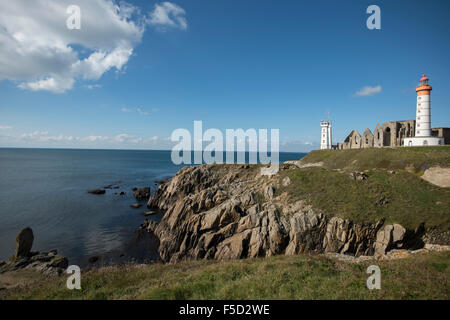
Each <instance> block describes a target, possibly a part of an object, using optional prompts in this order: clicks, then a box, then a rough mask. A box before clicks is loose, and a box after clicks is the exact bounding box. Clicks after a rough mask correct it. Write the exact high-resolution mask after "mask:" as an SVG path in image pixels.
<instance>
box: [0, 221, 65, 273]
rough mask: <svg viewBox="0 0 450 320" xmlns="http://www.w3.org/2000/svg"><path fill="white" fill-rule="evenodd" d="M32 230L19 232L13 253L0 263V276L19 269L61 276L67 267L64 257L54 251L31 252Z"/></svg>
mask: <svg viewBox="0 0 450 320" xmlns="http://www.w3.org/2000/svg"><path fill="white" fill-rule="evenodd" d="M33 240H34V235H33V230H32V229H31V228H29V227H27V228H25V229H23V230H22V231H20V232H19V233H18V235H17V237H16V241H15V253H14V256H12V257H11V258H10V259H9V260H8V261H5V262H4V263H0V274H1V273H5V272H10V271H16V270H21V269H33V270H36V271H39V272H42V273H44V274H47V275H61V274H63V273H64V272H65V270H66V269H67V267H68V265H69V261H68V260H67V258H66V257H63V256H60V255H58V252H57V251H56V250H51V251H49V252H39V251H36V252H32V251H31V248H32V246H33Z"/></svg>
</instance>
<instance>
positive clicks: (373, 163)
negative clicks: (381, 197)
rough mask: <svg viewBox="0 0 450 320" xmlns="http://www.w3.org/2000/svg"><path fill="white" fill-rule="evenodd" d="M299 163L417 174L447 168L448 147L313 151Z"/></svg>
mask: <svg viewBox="0 0 450 320" xmlns="http://www.w3.org/2000/svg"><path fill="white" fill-rule="evenodd" d="M301 161H302V163H314V162H323V163H324V166H325V167H326V168H329V169H342V168H348V169H353V170H367V169H374V168H384V169H405V168H407V167H412V168H414V170H415V171H416V172H421V171H424V170H425V169H427V168H428V167H430V166H432V165H441V166H444V167H450V146H441V147H407V148H405V147H397V148H368V149H353V150H314V151H311V152H310V153H309V154H308V155H306V156H305V157H304V158H302V160H301Z"/></svg>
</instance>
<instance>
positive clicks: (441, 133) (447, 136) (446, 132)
mask: <svg viewBox="0 0 450 320" xmlns="http://www.w3.org/2000/svg"><path fill="white" fill-rule="evenodd" d="M431 135H432V136H433V137H439V138H444V144H450V128H432V129H431Z"/></svg>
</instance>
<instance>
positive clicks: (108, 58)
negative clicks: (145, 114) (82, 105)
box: [0, 0, 187, 93]
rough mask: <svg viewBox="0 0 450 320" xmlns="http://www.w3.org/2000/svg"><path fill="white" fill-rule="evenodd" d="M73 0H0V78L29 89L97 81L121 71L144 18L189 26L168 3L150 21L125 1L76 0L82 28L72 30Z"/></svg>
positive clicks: (55, 89)
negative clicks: (69, 9)
mask: <svg viewBox="0 0 450 320" xmlns="http://www.w3.org/2000/svg"><path fill="white" fill-rule="evenodd" d="M73 2H74V1H73V0H33V1H32V5H31V4H30V1H29V0H14V1H0V47H1V48H2V49H1V50H0V81H1V80H10V81H13V82H16V83H17V84H18V87H19V88H22V89H26V90H32V91H41V90H44V91H50V92H54V93H63V92H65V91H67V90H70V89H72V88H73V86H74V85H75V83H76V82H77V81H82V80H94V81H96V80H98V79H99V78H100V77H102V75H103V74H105V73H106V72H108V71H109V70H116V71H122V70H123V69H124V68H125V66H126V64H127V62H128V61H129V59H130V57H131V56H132V54H133V52H134V48H135V47H136V45H137V44H138V43H139V42H140V41H141V39H142V35H143V33H144V30H145V25H146V22H148V23H150V24H152V25H155V26H172V27H178V28H180V29H186V27H187V24H186V20H185V18H184V13H185V12H184V10H183V9H182V8H181V7H179V6H177V5H174V4H172V3H170V2H163V3H161V4H160V5H156V6H155V10H154V11H153V12H152V13H151V15H150V19H149V20H148V19H147V18H146V17H145V16H144V15H142V14H141V13H140V11H139V9H138V8H137V7H135V6H133V5H130V4H128V3H126V2H124V1H120V2H117V1H115V0H77V1H75V3H76V5H78V6H79V7H80V10H81V29H80V30H70V29H68V28H67V25H66V20H67V19H68V17H69V14H67V12H66V9H67V7H68V6H69V5H71V4H73ZM87 88H89V89H92V88H94V86H87Z"/></svg>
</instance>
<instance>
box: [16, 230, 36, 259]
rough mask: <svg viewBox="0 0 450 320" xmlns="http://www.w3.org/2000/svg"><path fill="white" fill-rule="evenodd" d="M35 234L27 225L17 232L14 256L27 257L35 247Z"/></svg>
mask: <svg viewBox="0 0 450 320" xmlns="http://www.w3.org/2000/svg"><path fill="white" fill-rule="evenodd" d="M33 241H34V235H33V230H31V228H29V227H27V228H25V229H23V230H22V231H20V232H19V233H18V234H17V237H16V241H15V243H14V257H16V258H21V257H27V256H28V255H29V254H30V251H31V248H32V247H33Z"/></svg>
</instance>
